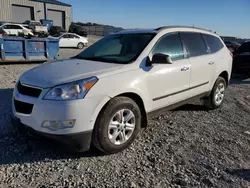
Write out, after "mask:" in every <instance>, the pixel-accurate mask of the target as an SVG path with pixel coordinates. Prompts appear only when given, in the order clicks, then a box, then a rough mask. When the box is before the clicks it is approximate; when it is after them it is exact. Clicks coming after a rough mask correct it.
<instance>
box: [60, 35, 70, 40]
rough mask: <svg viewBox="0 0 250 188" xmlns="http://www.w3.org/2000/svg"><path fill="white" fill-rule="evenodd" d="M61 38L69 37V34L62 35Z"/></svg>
mask: <svg viewBox="0 0 250 188" xmlns="http://www.w3.org/2000/svg"><path fill="white" fill-rule="evenodd" d="M62 38H64V39H68V38H70V37H69V35H63V36H62Z"/></svg>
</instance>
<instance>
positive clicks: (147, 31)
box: [114, 25, 212, 34]
mask: <svg viewBox="0 0 250 188" xmlns="http://www.w3.org/2000/svg"><path fill="white" fill-rule="evenodd" d="M174 28H184V29H198V30H202V31H207V32H211V33H212V31H211V30H207V29H203V28H199V27H192V26H180V25H177V26H164V27H159V28H156V29H128V30H122V31H118V32H115V33H114V34H130V33H131V34H132V33H158V32H160V31H162V30H164V29H174Z"/></svg>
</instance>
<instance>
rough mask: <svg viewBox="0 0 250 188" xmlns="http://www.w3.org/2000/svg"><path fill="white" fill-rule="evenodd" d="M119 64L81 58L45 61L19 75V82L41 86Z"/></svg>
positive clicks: (70, 80) (64, 81) (76, 77)
mask: <svg viewBox="0 0 250 188" xmlns="http://www.w3.org/2000/svg"><path fill="white" fill-rule="evenodd" d="M122 66H123V65H121V64H113V63H105V62H96V61H88V60H82V59H67V60H61V61H56V62H51V63H46V64H43V65H41V66H38V67H35V68H33V69H31V70H28V71H26V72H25V73H24V74H23V75H22V76H21V77H20V81H21V83H24V84H27V85H32V86H37V87H41V88H49V87H54V86H56V85H60V84H64V83H68V82H72V81H76V80H80V79H83V78H88V77H91V76H97V77H98V75H100V74H103V73H105V72H109V71H112V70H115V69H118V68H120V67H122Z"/></svg>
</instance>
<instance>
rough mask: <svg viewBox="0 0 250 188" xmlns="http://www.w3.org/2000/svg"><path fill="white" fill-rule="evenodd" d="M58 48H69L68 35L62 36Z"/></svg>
mask: <svg viewBox="0 0 250 188" xmlns="http://www.w3.org/2000/svg"><path fill="white" fill-rule="evenodd" d="M59 46H60V47H69V35H68V34H65V35H63V36H62V37H61V38H60V41H59Z"/></svg>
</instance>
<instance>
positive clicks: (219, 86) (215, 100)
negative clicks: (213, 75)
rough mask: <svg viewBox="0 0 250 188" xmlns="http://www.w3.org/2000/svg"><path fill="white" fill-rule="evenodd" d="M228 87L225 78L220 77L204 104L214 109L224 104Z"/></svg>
mask: <svg viewBox="0 0 250 188" xmlns="http://www.w3.org/2000/svg"><path fill="white" fill-rule="evenodd" d="M226 87H227V84H226V81H225V79H224V78H222V77H218V78H217V80H216V82H215V84H214V86H213V89H212V91H211V93H210V95H209V96H208V97H206V98H205V99H204V104H205V106H206V107H207V108H208V109H210V110H214V109H217V108H219V107H220V106H221V105H222V104H223V102H224V99H225V91H226ZM218 91H219V93H218ZM222 91H223V92H222Z"/></svg>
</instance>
